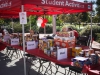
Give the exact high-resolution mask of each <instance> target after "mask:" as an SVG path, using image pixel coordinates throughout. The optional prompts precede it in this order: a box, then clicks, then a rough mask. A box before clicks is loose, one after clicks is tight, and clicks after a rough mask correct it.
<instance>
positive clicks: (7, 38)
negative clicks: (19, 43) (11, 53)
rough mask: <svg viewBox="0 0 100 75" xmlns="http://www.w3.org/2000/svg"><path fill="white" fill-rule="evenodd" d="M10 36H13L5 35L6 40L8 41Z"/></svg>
mask: <svg viewBox="0 0 100 75" xmlns="http://www.w3.org/2000/svg"><path fill="white" fill-rule="evenodd" d="M10 38H11V37H10V35H4V37H3V39H4V42H7V41H8V40H9V39H10Z"/></svg>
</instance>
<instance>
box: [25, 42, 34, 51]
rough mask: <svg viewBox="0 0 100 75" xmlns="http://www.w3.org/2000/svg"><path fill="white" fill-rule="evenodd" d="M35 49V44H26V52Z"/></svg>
mask: <svg viewBox="0 0 100 75" xmlns="http://www.w3.org/2000/svg"><path fill="white" fill-rule="evenodd" d="M35 48H36V42H35V41H28V42H27V50H31V49H35Z"/></svg>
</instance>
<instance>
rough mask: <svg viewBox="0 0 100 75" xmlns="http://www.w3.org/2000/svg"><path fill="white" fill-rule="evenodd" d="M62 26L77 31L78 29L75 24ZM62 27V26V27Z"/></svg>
mask: <svg viewBox="0 0 100 75" xmlns="http://www.w3.org/2000/svg"><path fill="white" fill-rule="evenodd" d="M63 27H66V28H72V29H73V30H77V31H79V30H78V29H77V27H75V25H64V26H63ZM63 27H62V28H63ZM62 28H61V31H62Z"/></svg>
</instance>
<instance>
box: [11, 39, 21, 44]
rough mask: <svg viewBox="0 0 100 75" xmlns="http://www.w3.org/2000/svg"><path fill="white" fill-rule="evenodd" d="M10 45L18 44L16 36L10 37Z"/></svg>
mask: <svg viewBox="0 0 100 75" xmlns="http://www.w3.org/2000/svg"><path fill="white" fill-rule="evenodd" d="M11 45H19V39H18V38H14V39H11Z"/></svg>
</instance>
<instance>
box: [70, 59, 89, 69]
mask: <svg viewBox="0 0 100 75" xmlns="http://www.w3.org/2000/svg"><path fill="white" fill-rule="evenodd" d="M72 61H73V66H77V67H80V68H82V67H83V66H84V64H85V63H86V62H88V58H85V57H75V58H73V59H72Z"/></svg>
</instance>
